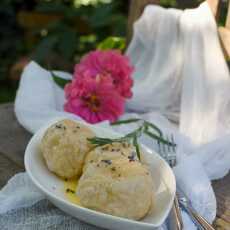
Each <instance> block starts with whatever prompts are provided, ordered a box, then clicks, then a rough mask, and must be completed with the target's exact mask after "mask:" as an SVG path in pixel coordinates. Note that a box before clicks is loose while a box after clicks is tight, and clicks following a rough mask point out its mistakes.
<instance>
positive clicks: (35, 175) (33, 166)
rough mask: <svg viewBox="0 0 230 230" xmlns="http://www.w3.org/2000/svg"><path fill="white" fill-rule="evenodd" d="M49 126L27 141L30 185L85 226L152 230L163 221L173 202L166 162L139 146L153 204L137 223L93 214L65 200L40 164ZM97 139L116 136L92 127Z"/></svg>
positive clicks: (172, 180) (61, 186) (54, 179)
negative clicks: (150, 178) (149, 178)
mask: <svg viewBox="0 0 230 230" xmlns="http://www.w3.org/2000/svg"><path fill="white" fill-rule="evenodd" d="M52 123H54V122H51V123H49V124H48V125H47V126H46V127H43V128H42V129H40V130H39V131H38V132H37V133H36V134H35V135H34V136H33V137H32V139H31V140H30V142H29V144H28V146H27V148H26V152H25V167H26V171H27V173H28V174H29V176H30V178H31V179H32V181H33V183H34V184H35V185H36V186H37V187H38V189H40V190H41V192H43V193H44V194H45V195H46V196H47V199H49V200H50V201H51V202H52V203H53V204H54V205H56V206H57V207H59V208H60V209H61V210H63V211H64V212H66V213H68V214H70V215H72V216H74V217H76V218H78V219H80V220H82V221H85V222H87V223H90V224H93V225H96V226H99V227H102V228H106V229H114V230H116V229H117V230H121V229H122V230H130V229H132V230H140V229H142V230H150V229H151V230H153V229H154V228H156V227H158V226H160V225H161V224H162V223H163V222H164V220H165V219H166V217H167V215H168V213H169V211H170V209H171V207H172V203H173V199H174V195H175V190H176V184H175V177H174V174H173V172H172V170H171V169H170V167H169V166H168V165H167V163H166V162H165V161H164V160H163V159H162V158H161V157H160V156H159V155H158V154H157V153H155V152H153V151H150V150H149V149H148V148H146V147H145V146H142V148H143V150H144V155H145V161H146V162H148V165H149V167H150V170H151V173H152V176H153V180H154V184H155V186H154V188H153V190H154V194H155V204H154V206H153V208H152V210H151V211H150V212H149V214H148V215H147V216H146V217H145V218H144V219H142V220H140V221H133V220H129V219H125V218H120V217H116V216H112V215H107V214H104V213H101V212H97V211H93V210H90V209H87V208H84V207H81V206H78V205H75V204H73V203H71V202H70V201H68V200H67V199H66V197H65V193H64V183H63V181H62V180H61V179H59V178H58V177H57V176H55V175H54V174H53V173H51V172H50V171H49V170H48V169H47V167H46V165H45V162H44V161H43V158H42V155H41V153H40V151H39V144H40V141H41V138H42V136H43V134H44V132H45V130H46V129H47V127H49V126H50V125H51V124H52ZM91 128H92V129H93V130H94V132H95V133H96V134H97V136H101V137H118V136H120V135H118V134H117V133H114V132H113V131H111V130H108V129H106V128H102V127H98V126H91Z"/></svg>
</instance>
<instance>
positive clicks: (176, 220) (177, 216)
mask: <svg viewBox="0 0 230 230" xmlns="http://www.w3.org/2000/svg"><path fill="white" fill-rule="evenodd" d="M166 140H167V141H168V142H171V143H172V145H170V146H169V145H167V147H166V146H165V145H161V144H160V143H158V145H159V153H160V155H161V156H162V157H163V158H164V159H165V160H166V161H167V163H168V164H169V166H170V167H171V168H173V167H174V166H175V165H176V163H177V161H176V150H175V142H174V139H173V136H171V138H168V137H166ZM169 225H170V226H173V227H172V229H175V228H176V230H182V229H183V220H182V216H181V210H180V207H179V202H178V197H177V194H176V196H175V198H174V202H173V207H172V210H171V212H170V218H169Z"/></svg>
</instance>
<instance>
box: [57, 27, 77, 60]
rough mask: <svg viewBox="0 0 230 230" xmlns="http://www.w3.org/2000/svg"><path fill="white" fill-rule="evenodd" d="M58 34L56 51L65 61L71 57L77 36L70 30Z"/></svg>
mask: <svg viewBox="0 0 230 230" xmlns="http://www.w3.org/2000/svg"><path fill="white" fill-rule="evenodd" d="M61 32H62V33H60V34H59V42H58V45H57V49H58V51H59V53H60V54H61V55H62V56H64V57H65V58H66V59H70V58H72V57H73V54H74V52H75V48H76V44H77V35H76V32H75V31H74V30H72V29H69V28H68V29H67V28H66V29H64V30H63V31H61Z"/></svg>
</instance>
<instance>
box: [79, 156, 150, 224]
mask: <svg viewBox="0 0 230 230" xmlns="http://www.w3.org/2000/svg"><path fill="white" fill-rule="evenodd" d="M77 195H78V196H79V198H80V203H81V205H82V206H84V207H87V208H90V209H93V210H97V211H100V212H103V213H107V214H111V215H114V216H120V217H125V218H129V219H134V220H139V219H141V218H142V217H144V216H145V215H146V214H147V213H148V211H149V210H150V208H151V206H152V200H153V183H152V177H151V175H150V172H149V170H148V169H147V168H146V167H145V166H144V165H142V164H141V163H140V162H139V161H137V160H130V159H128V158H127V157H120V158H118V159H115V160H114V159H113V160H111V159H108V158H106V159H101V160H100V162H94V163H90V164H88V167H87V168H86V169H85V171H84V173H83V175H82V176H81V178H80V180H79V183H78V187H77Z"/></svg>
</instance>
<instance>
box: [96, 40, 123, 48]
mask: <svg viewBox="0 0 230 230" xmlns="http://www.w3.org/2000/svg"><path fill="white" fill-rule="evenodd" d="M125 46H126V42H125V38H122V37H108V38H106V39H105V40H103V41H102V42H101V43H99V44H98V45H97V49H100V50H108V49H118V50H121V51H122V50H124V49H125Z"/></svg>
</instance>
